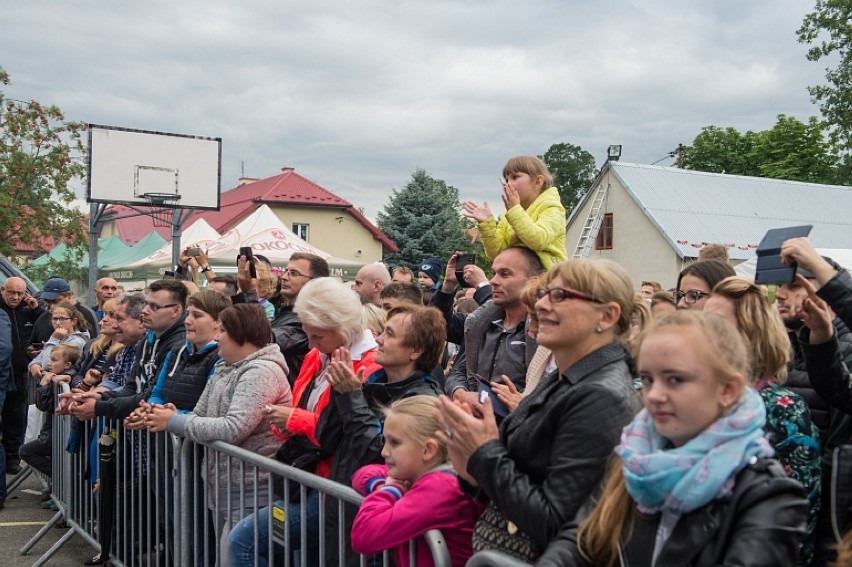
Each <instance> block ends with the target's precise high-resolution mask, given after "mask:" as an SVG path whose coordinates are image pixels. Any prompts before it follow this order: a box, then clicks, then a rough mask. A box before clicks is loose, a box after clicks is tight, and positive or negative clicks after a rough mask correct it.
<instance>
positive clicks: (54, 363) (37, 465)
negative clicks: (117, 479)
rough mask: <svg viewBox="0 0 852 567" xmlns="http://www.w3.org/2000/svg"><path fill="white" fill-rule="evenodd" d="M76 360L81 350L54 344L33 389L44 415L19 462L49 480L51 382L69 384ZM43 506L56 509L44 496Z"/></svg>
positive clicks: (51, 429) (51, 432) (50, 461)
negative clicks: (35, 436) (24, 463)
mask: <svg viewBox="0 0 852 567" xmlns="http://www.w3.org/2000/svg"><path fill="white" fill-rule="evenodd" d="M79 358H80V349H79V348H77V347H76V346H73V345H70V344H63V345H56V346H54V347H53V348H52V349H51V351H50V355H49V360H50V362H49V363H48V365H47V371H46V372H43V373H42V375H41V378H40V379H39V384H38V388H37V389H36V407H37V408H38V409H39V410H40V411H43V412H45V413H46V414H47V415H45V417H44V423H43V424H42V426H41V431H39V434H38V438H37V439H35V440H33V441H30V442H29V443H26V444H24V445H22V446H21V448H20V455H21V459H22V460H23V461H24V462H26V463H27V464H28V465H30V466H31V467H32V468H34V469H35V470H37V471H39V472H40V473H42V474H44V475H45V476H47V477H48V478H50V477H51V474H52V470H51V468H52V463H53V461H52V459H51V456H52V454H53V411H54V408H55V405H56V404H55V401H56V400H55V397H54V393H53V388H54V382H70V381H71V375H70V374H68V373H69V372H70V371H71V368H72V367H73V366H74V364H76V362H77V359H79ZM48 494H49V492H48ZM42 507H43V508H54V509H55V506H54V504H53V501H52V500H50V498H49V497H48V496H45V500H44V501H43V502H42Z"/></svg>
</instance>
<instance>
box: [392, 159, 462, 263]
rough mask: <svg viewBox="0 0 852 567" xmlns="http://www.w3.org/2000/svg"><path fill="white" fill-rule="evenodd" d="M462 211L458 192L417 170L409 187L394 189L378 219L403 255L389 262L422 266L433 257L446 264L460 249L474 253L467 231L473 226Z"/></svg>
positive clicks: (412, 175)
mask: <svg viewBox="0 0 852 567" xmlns="http://www.w3.org/2000/svg"><path fill="white" fill-rule="evenodd" d="M459 208H460V204H459V191H458V189H456V188H455V187H452V186H451V185H447V184H446V183H445V182H444V181H442V180H440V179H434V178H433V177H430V176H429V175H428V174H427V173H426V171H425V170H423V169H417V170H416V171H415V172H414V173H412V174H411V181H409V182H408V185H406V186H405V187H403V188H402V189H399V190H396V189H394V190H393V193H392V195H391V197H390V200H389V202H388V204H387V205H386V206H385V208H384V209H383V210H382V211H381V212H379V214H378V215H377V217H376V220H377V222H378V226H379V229H381V231H382V232H384V233H385V234H386V235H388V237H390V239H391V240H393V241H394V242H395V243H396V244H397V246H399V252H398V253H396V254H390V255H388V256H386V257H385V261H386V262H387V263H389V264H391V265H395V266H398V265H407V266H418V265H419V264H420V263H421V262H422V261H423V260H425V259H426V258H428V257H430V256H435V257H437V258H440V259H441V260H442V261H444V262H446V261H447V259H448V258H449V257H450V256H451V255H452V253H453V252H454V251H456V250H471V248H472V245H471V243H470V237H469V236H468V233H467V232H466V231H465V229H467V228H469V227H470V224H469V223H468V222H467V221H466V219H464V218H463V217H462V216H461V215H459Z"/></svg>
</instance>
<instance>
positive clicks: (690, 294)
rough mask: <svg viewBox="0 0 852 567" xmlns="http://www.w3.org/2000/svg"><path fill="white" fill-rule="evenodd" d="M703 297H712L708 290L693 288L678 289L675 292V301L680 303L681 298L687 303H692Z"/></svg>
mask: <svg viewBox="0 0 852 567" xmlns="http://www.w3.org/2000/svg"><path fill="white" fill-rule="evenodd" d="M702 297H710V294H709V293H707V292H706V291H701V290H700V289H691V290H689V291H680V290H677V291H676V292H675V303H679V302H680V300H681V299H683V302H684V303H686V304H687V305H692V304H693V303H695V302H696V301H698V300H699V299H701V298H702Z"/></svg>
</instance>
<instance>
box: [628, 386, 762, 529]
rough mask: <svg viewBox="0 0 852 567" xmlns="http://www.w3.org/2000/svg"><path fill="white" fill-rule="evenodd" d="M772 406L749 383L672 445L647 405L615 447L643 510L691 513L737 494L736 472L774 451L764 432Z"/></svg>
mask: <svg viewBox="0 0 852 567" xmlns="http://www.w3.org/2000/svg"><path fill="white" fill-rule="evenodd" d="M765 424H766V409H765V408H764V405H763V400H762V399H761V398H760V395H759V394H758V393H757V392H756V391H754V390H753V389H751V388H746V391H745V393H744V394H743V397H742V399H741V400H740V401H739V402H738V403H737V404H736V405H735V406H734V407H733V408H732V409H731V410H729V411H728V412H727V413H726V414H725V415H723V416H722V417H720V418H719V419H717V420H716V421H715V422H713V424H712V425H711V426H710V427H708V428H707V429H705V430H704V431H703V432H701V433H700V434H698V435H697V436H696V437H694V438H693V439H692V440H690V441H689V442H688V443H686V444H685V445H683V446H681V447H677V448H666V447H667V446H668V445H669V442H668V440H667V439H665V438H664V437H662V436H661V435H660V434H659V433H657V430H656V428H655V427H654V422H653V420H652V419H651V416H650V415H649V414H648V411H647V410H642V411H641V412H639V414H638V415H637V416H636V417H635V418H634V419H633V421H632V422H631V423H630V424H629V425H627V427H625V428H624V431H623V432H622V434H621V443H620V444H619V445H618V446H617V447H616V448H615V452H616V453H617V454H618V456H619V457H621V461H622V472H623V473H624V480H625V482H626V485H627V492H629V493H630V496H632V497H633V500H635V501H636V503H637V505H638V507H639V510H640V511H642V512H646V513H655V512H659V511H663V510H665V511H668V512H674V513H679V514H683V513H687V512H691V511H693V510H695V509H697V508H700V507H702V506H704V505H705V504H707V503H709V502H711V501H712V500H715V499H717V498H723V497H725V496H728V495H730V494H731V492H732V491H733V488H734V477H735V476H736V475H737V474H738V473H739V472H740V471H741V470H742V469H743V468H745V466H746V465H747V464H748V462H749V460H750V459H751V458H752V457H755V456H756V457H771V456H772V455H773V454H774V451H773V450H772V447H770V445H769V443H768V442H767V440H766V439H765V438H764V436H763V426H764V425H765Z"/></svg>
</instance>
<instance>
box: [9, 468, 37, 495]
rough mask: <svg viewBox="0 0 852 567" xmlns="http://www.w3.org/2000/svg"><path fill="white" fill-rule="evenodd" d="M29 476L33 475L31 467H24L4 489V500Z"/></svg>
mask: <svg viewBox="0 0 852 567" xmlns="http://www.w3.org/2000/svg"><path fill="white" fill-rule="evenodd" d="M31 474H33V469H32V467H30V466H25V467H23V468H21V472H19V473H18V474H16V475H15V477H14V478H13V479H12V482H10V483H9V486H8V487H7V488H6V498H8V497H9V494H12V493H13V492H15V489H17V488H18V487H19V486H21V485H22V484H23V483H24V481H25V480H27V478H28V477H29V476H30V475H31Z"/></svg>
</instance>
